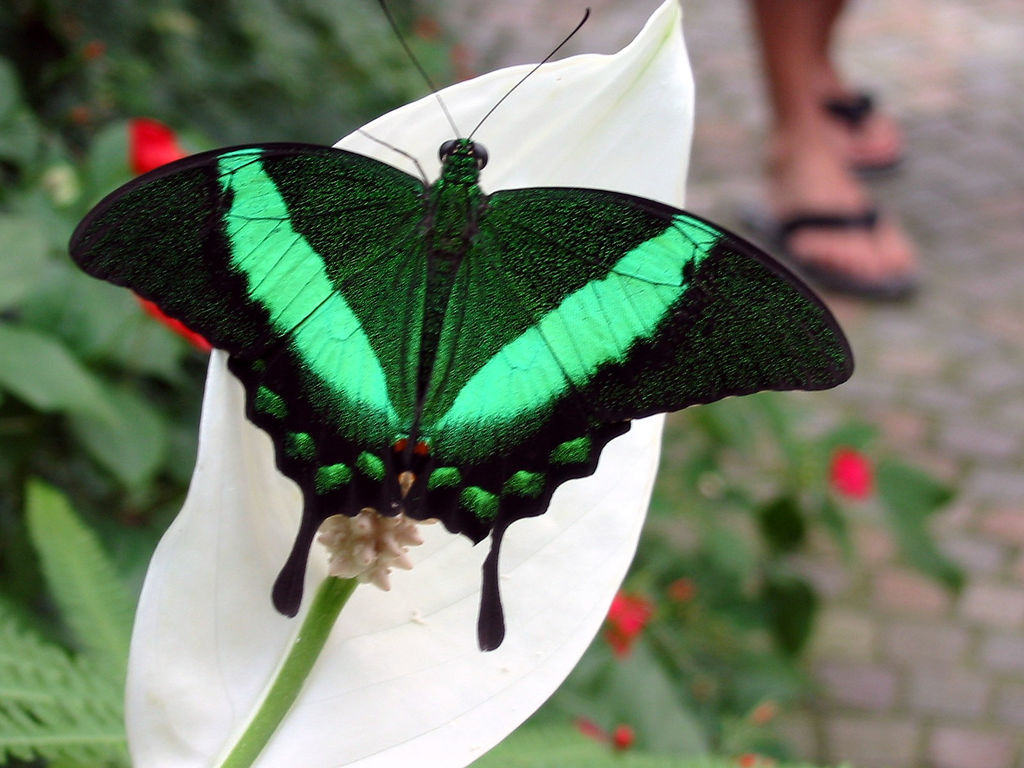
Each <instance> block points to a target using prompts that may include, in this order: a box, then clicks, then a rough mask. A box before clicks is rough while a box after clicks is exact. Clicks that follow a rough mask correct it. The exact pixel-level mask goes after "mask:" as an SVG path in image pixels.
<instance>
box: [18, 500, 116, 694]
mask: <svg viewBox="0 0 1024 768" xmlns="http://www.w3.org/2000/svg"><path fill="white" fill-rule="evenodd" d="M26 520H27V523H28V529H29V536H30V538H31V540H32V544H33V546H34V547H35V549H36V552H37V553H38V554H39V559H40V562H41V565H42V570H43V574H44V575H45V577H46V582H47V585H48V586H49V588H50V593H51V594H52V595H53V597H54V600H55V601H56V603H57V606H58V607H59V608H60V614H61V617H62V618H63V620H64V622H65V623H66V624H67V625H68V627H69V628H70V629H71V631H72V633H73V635H74V638H75V640H76V642H77V645H78V646H79V647H80V648H81V649H82V653H83V655H84V657H85V658H86V659H88V660H89V661H90V662H92V663H93V664H94V665H95V667H96V668H97V669H102V670H104V671H105V674H106V676H107V678H108V679H109V680H110V682H111V684H112V685H114V686H115V687H116V688H117V689H118V690H120V689H121V687H122V684H123V680H124V671H125V668H126V665H127V661H128V640H129V637H130V635H131V618H132V610H133V609H132V603H131V600H130V599H129V598H128V595H127V593H126V591H125V589H124V587H123V585H122V584H121V582H120V580H119V579H118V578H117V574H116V572H115V570H114V566H113V564H112V563H111V562H110V559H109V558H108V556H107V554H106V552H104V551H103V547H102V546H100V543H99V540H98V539H97V538H96V535H95V534H94V533H93V532H92V531H91V530H89V529H88V528H87V527H86V526H85V525H84V524H83V523H82V521H81V520H80V519H79V518H78V517H77V515H75V513H74V511H73V510H72V509H71V507H70V505H69V504H68V502H67V500H66V499H65V498H64V496H63V495H62V494H61V493H60V492H59V491H57V490H55V489H53V488H51V487H50V486H48V485H45V484H44V483H42V482H39V481H31V482H30V483H29V486H28V490H27V500H26Z"/></svg>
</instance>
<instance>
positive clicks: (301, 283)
mask: <svg viewBox="0 0 1024 768" xmlns="http://www.w3.org/2000/svg"><path fill="white" fill-rule="evenodd" d="M262 154H263V150H262V149H260V148H254V149H243V150H238V151H236V152H230V153H228V154H225V155H223V156H222V157H221V158H220V161H219V177H220V180H221V185H222V189H223V192H224V195H225V196H226V197H227V199H230V200H231V207H230V208H229V209H228V210H227V211H226V212H225V214H224V221H225V231H226V234H227V236H228V240H229V242H230V250H231V264H232V266H233V267H234V268H235V269H236V270H238V271H239V272H241V273H243V274H244V275H245V278H246V282H247V285H248V294H249V298H250V300H252V301H255V302H259V303H260V304H261V305H262V306H263V307H264V308H265V310H266V312H267V315H268V318H269V321H270V324H271V325H272V326H273V327H274V329H275V330H276V331H277V332H278V333H279V334H280V335H281V336H287V337H288V343H289V344H290V346H291V347H292V349H293V350H294V351H295V352H296V353H297V354H298V356H299V357H300V358H301V360H302V361H303V363H304V365H305V366H306V367H307V368H308V370H309V371H310V372H311V373H313V374H315V375H316V377H317V378H318V379H319V381H320V382H322V384H323V386H324V387H325V388H326V389H327V390H329V391H330V393H331V395H332V400H334V402H335V405H334V406H333V409H332V410H333V411H334V412H335V413H337V414H339V415H343V416H349V414H353V413H356V414H359V415H360V419H359V423H360V425H365V426H364V428H363V429H362V430H361V434H360V435H359V437H360V438H361V439H364V440H366V441H368V442H376V443H384V442H386V441H387V439H388V437H389V435H390V434H391V433H392V432H394V431H395V430H396V429H398V428H399V419H398V415H397V414H396V412H395V409H394V408H393V406H392V405H391V401H390V399H389V396H388V386H387V381H386V379H385V375H384V370H383V368H382V367H381V364H380V361H379V360H378V358H377V355H376V353H375V352H374V350H373V349H372V348H371V346H370V342H369V339H368V338H367V336H366V333H365V332H364V330H363V327H362V325H361V323H360V321H359V318H357V317H356V315H355V314H354V313H353V312H352V309H351V308H350V307H349V305H348V303H347V302H346V301H345V298H344V297H343V296H342V294H341V293H339V292H338V291H337V288H336V286H335V285H334V284H333V283H332V282H331V280H330V278H329V277H328V276H327V271H326V268H325V264H324V261H323V258H322V257H321V256H320V255H319V254H318V253H316V251H314V250H313V249H312V248H311V247H310V245H309V243H308V242H307V240H306V238H305V237H303V236H302V235H301V234H299V233H297V232H295V230H294V229H293V228H292V227H291V224H290V223H289V222H290V213H289V210H288V206H287V205H286V203H285V201H284V199H283V198H282V197H281V194H280V192H279V191H278V189H277V186H276V184H275V183H274V181H273V180H272V179H271V178H270V177H269V176H268V175H267V174H266V172H265V171H264V170H263V165H262V162H261V161H260V157H261V155H262ZM366 410H370V411H371V412H372V414H373V417H372V418H368V417H367V414H366V413H365V411H366ZM360 412H362V413H360ZM348 420H351V419H348ZM339 426H340V425H339ZM346 426H348V425H346Z"/></svg>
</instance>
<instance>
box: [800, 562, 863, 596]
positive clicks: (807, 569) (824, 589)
mask: <svg viewBox="0 0 1024 768" xmlns="http://www.w3.org/2000/svg"><path fill="white" fill-rule="evenodd" d="M791 564H792V566H793V569H794V570H795V571H797V572H798V573H800V574H801V575H802V576H804V578H806V579H807V580H808V581H810V582H811V584H812V585H813V586H814V588H815V590H817V592H818V594H819V595H821V596H822V597H825V598H836V597H839V596H841V595H843V594H845V593H846V592H847V591H849V589H850V584H851V579H850V572H849V571H848V570H847V568H846V567H845V566H844V565H843V564H842V563H841V562H839V561H837V560H834V559H833V560H829V559H825V558H818V557H814V558H811V557H794V558H793V560H792V563H791Z"/></svg>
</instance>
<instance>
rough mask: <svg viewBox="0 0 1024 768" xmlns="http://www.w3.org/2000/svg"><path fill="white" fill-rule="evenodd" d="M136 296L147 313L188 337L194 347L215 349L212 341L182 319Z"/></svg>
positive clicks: (206, 350)
mask: <svg viewBox="0 0 1024 768" xmlns="http://www.w3.org/2000/svg"><path fill="white" fill-rule="evenodd" d="M135 298H136V299H138V300H139V304H141V305H142V308H143V309H144V310H146V314H147V315H149V316H150V317H155V318H156V319H157V320H159V321H160V322H161V323H163V324H164V325H166V326H167V327H168V328H170V329H171V330H172V331H174V332H175V333H176V334H178V335H179V336H181V337H182V338H184V339H186V340H187V341H188V342H189V343H190V344H191V345H192V346H193V347H195V348H196V349H198V350H199V351H201V352H209V351H210V350H211V349H213V346H212V345H211V344H210V342H208V341H207V340H206V339H204V338H203V337H202V336H200V335H199V334H198V333H196V332H195V331H190V330H189V329H188V328H186V327H185V324H184V323H182V322H181V321H180V320H175V319H174V318H173V317H168V316H167V315H165V314H164V313H163V312H162V311H161V310H160V307H158V306H157V305H156V304H154V303H153V302H152V301H147V300H146V299H144V298H142V297H141V296H136V297H135Z"/></svg>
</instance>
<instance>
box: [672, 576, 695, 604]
mask: <svg viewBox="0 0 1024 768" xmlns="http://www.w3.org/2000/svg"><path fill="white" fill-rule="evenodd" d="M696 594H697V586H696V585H695V584H694V583H693V582H692V581H690V579H687V578H686V577H683V578H681V579H676V580H675V581H673V582H672V583H671V584H669V585H668V596H669V598H670V599H671V600H673V601H675V602H677V603H688V602H690V601H691V600H693V598H694V595H696Z"/></svg>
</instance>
